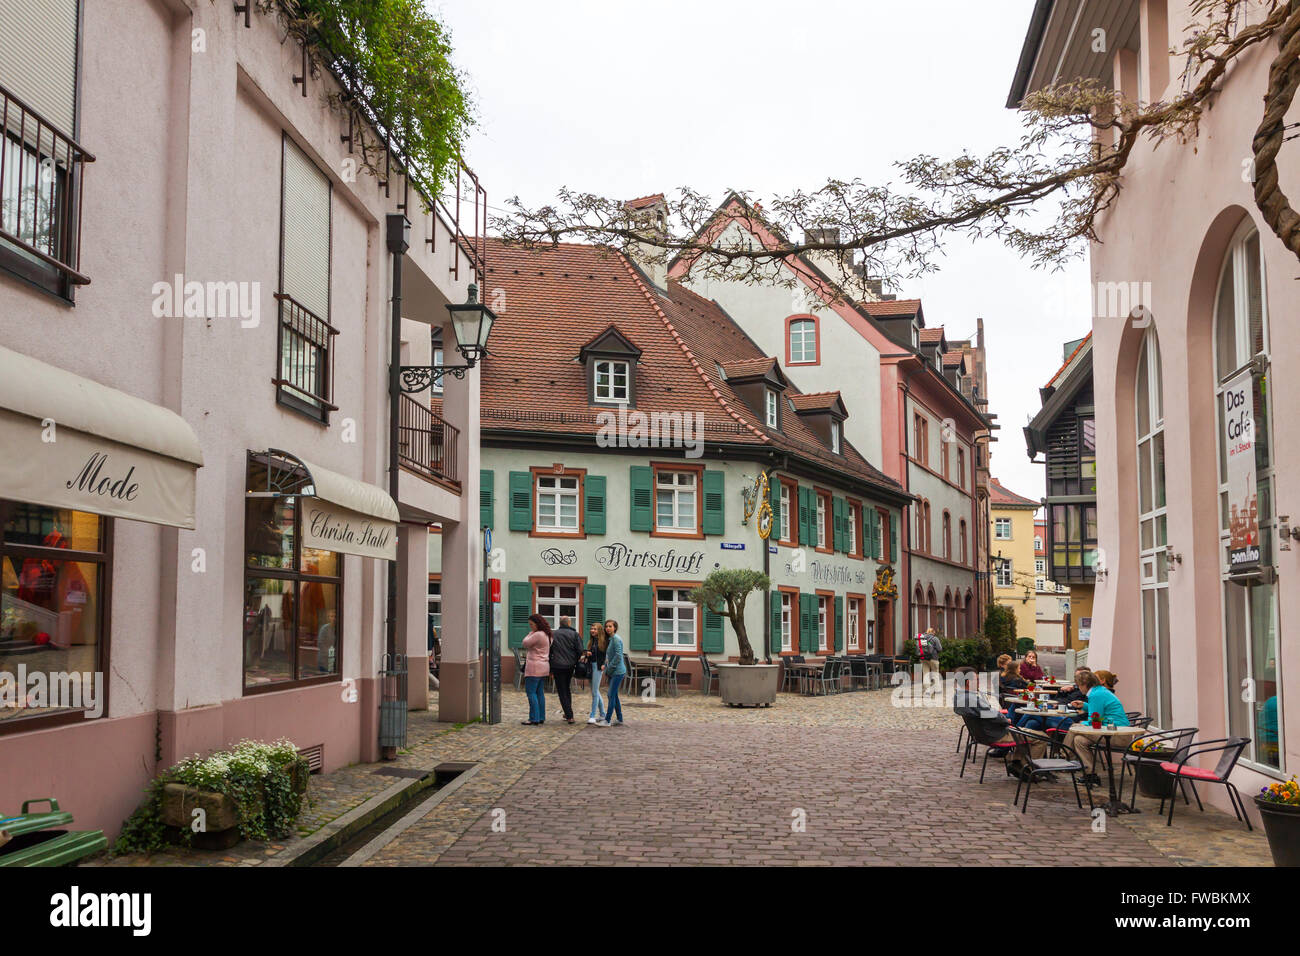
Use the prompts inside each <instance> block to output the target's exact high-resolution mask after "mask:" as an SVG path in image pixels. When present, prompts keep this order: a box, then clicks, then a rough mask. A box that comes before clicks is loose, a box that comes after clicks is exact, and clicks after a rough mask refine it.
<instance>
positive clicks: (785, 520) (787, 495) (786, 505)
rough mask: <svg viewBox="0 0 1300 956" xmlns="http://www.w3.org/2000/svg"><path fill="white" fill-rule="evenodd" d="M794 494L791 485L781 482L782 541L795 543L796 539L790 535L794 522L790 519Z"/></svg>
mask: <svg viewBox="0 0 1300 956" xmlns="http://www.w3.org/2000/svg"><path fill="white" fill-rule="evenodd" d="M793 497H794V494H793V492H791V490H790V486H789V485H788V484H786V483H785V482H784V481H783V482H781V532H780V533H781V541H782V543H789V544H793V543H794V539H793V538H792V537H790V529H791V527H792V526H793V522H792V521H791V520H790V502H791V500H792V499H793Z"/></svg>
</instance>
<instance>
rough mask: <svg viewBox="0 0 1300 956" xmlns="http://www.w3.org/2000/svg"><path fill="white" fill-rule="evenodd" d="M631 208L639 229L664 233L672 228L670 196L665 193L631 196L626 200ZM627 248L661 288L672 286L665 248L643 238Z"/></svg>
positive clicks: (631, 255)
mask: <svg viewBox="0 0 1300 956" xmlns="http://www.w3.org/2000/svg"><path fill="white" fill-rule="evenodd" d="M623 208H624V209H626V210H627V213H628V216H629V218H631V219H632V221H633V222H634V223H635V224H636V227H637V229H638V230H640V231H643V232H646V233H649V234H652V235H658V236H663V235H666V234H667V232H668V200H666V199H665V198H664V195H663V193H655V194H654V195H653V196H642V197H641V198H640V199H631V200H628V201H627V202H626V203H624V204H623ZM626 252H627V254H628V256H629V257H630V258H631V259H632V261H633V262H635V263H636V264H637V265H638V266H640V267H641V271H643V272H644V273H645V274H646V277H647V278H648V279H649V280H650V282H651V283H653V284H654V285H656V286H658V287H659V288H660V289H666V288H668V259H669V257H668V256H667V255H666V254H665V251H664V250H663V249H660V248H657V247H655V246H651V245H647V244H645V243H640V242H631V243H628V246H627V249H626Z"/></svg>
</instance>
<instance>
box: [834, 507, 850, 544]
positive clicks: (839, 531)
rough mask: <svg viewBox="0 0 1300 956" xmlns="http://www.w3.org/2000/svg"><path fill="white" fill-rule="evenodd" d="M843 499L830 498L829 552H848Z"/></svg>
mask: <svg viewBox="0 0 1300 956" xmlns="http://www.w3.org/2000/svg"><path fill="white" fill-rule="evenodd" d="M844 504H845V502H844V499H843V498H831V528H832V534H831V550H833V551H848V550H849V547H848V539H849V536H848V529H847V528H846V527H845V525H847V524H848V522H847V520H846V519H845V517H844Z"/></svg>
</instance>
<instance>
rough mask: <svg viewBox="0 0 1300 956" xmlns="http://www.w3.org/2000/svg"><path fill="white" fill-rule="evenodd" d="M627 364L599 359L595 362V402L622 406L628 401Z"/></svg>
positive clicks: (628, 379) (628, 377)
mask: <svg viewBox="0 0 1300 956" xmlns="http://www.w3.org/2000/svg"><path fill="white" fill-rule="evenodd" d="M629 367H630V366H629V365H628V363H627V362H614V361H610V360H608V359H601V360H600V361H598V362H596V367H595V372H596V378H595V381H596V401H598V402H607V403H612V404H616V405H624V404H626V403H627V401H628V396H629V394H630V393H629V390H628V382H629V381H630V378H631V375H630V372H629V371H628V369H629Z"/></svg>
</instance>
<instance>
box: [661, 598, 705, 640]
mask: <svg viewBox="0 0 1300 956" xmlns="http://www.w3.org/2000/svg"><path fill="white" fill-rule="evenodd" d="M690 593H691V591H690V588H655V650H656V651H668V652H672V651H683V650H686V651H694V650H696V648H697V643H698V641H697V637H698V634H697V629H696V620H697V618H698V616H699V608H697V607H696V605H695V604H694V603H693V602H692V601H691V599H690Z"/></svg>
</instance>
